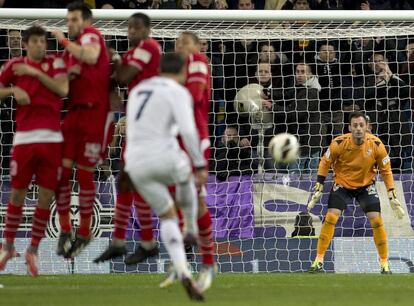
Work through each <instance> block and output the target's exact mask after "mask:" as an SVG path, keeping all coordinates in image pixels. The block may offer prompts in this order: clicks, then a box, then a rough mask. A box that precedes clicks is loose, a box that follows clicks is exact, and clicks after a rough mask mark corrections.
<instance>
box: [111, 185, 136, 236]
mask: <svg viewBox="0 0 414 306" xmlns="http://www.w3.org/2000/svg"><path fill="white" fill-rule="evenodd" d="M131 204H132V192H129V191H127V192H119V193H118V196H117V199H116V207H115V220H114V227H115V229H114V233H113V238H116V239H120V240H125V236H126V230H127V227H128V221H129V216H130V214H131Z"/></svg>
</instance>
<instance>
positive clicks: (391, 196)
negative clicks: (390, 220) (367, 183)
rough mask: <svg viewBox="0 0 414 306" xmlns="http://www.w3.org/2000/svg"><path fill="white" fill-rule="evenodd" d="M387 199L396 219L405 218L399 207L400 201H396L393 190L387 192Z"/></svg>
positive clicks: (402, 210)
mask: <svg viewBox="0 0 414 306" xmlns="http://www.w3.org/2000/svg"><path fill="white" fill-rule="evenodd" d="M388 198H389V199H390V205H391V208H392V210H393V211H394V215H395V217H397V218H398V219H402V218H403V217H404V216H405V212H404V209H403V208H402V206H401V203H400V201H398V199H397V194H396V193H395V190H393V189H392V190H390V191H388Z"/></svg>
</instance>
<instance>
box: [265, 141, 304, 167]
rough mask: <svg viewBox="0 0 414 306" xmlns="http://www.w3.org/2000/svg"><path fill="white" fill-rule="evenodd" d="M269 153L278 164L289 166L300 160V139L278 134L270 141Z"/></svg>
mask: <svg viewBox="0 0 414 306" xmlns="http://www.w3.org/2000/svg"><path fill="white" fill-rule="evenodd" d="M269 152H270V155H271V156H272V157H273V159H274V160H275V161H276V162H278V163H283V164H289V163H292V162H294V161H295V160H297V159H298V155H299V142H298V139H297V138H296V137H295V136H294V135H292V134H289V133H281V134H277V135H276V136H274V137H273V138H272V140H270V143H269Z"/></svg>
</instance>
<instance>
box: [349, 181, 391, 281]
mask: <svg viewBox="0 0 414 306" xmlns="http://www.w3.org/2000/svg"><path fill="white" fill-rule="evenodd" d="M357 201H358V203H359V205H360V206H361V208H362V210H363V211H364V212H365V214H366V215H367V218H368V219H369V222H370V223H371V227H372V234H373V237H374V242H375V246H376V247H377V251H378V256H379V258H380V267H381V273H382V274H391V270H390V266H389V264H388V239H387V232H386V231H385V227H384V221H383V219H382V217H381V205H380V200H379V197H378V194H377V191H376V188H375V185H370V186H368V187H366V188H363V189H362V190H361V192H360V193H359V194H358V196H357Z"/></svg>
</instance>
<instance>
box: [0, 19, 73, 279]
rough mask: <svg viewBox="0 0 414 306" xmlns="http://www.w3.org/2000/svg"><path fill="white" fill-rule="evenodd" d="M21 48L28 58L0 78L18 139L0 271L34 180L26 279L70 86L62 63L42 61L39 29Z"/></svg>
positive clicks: (54, 172)
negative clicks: (10, 104)
mask: <svg viewBox="0 0 414 306" xmlns="http://www.w3.org/2000/svg"><path fill="white" fill-rule="evenodd" d="M23 44H24V47H25V49H26V51H27V56H24V57H18V58H14V59H12V60H10V61H9V62H8V63H7V64H6V65H5V66H4V67H3V69H2V71H1V74H0V85H1V86H0V87H1V88H0V99H1V98H5V97H7V96H9V95H14V98H15V100H16V102H17V110H16V135H15V137H14V142H13V153H12V160H11V162H10V175H11V180H12V191H11V197H10V200H9V204H8V207H7V214H6V226H5V229H4V238H5V243H4V244H3V248H2V249H1V250H0V271H1V270H4V268H5V267H6V263H7V261H8V260H9V259H11V258H12V257H13V256H14V255H15V254H16V253H15V250H14V239H15V237H16V231H17V230H18V228H19V224H20V222H21V219H22V214H23V204H24V199H25V197H26V191H27V188H28V187H29V185H30V183H31V182H32V177H33V176H35V177H36V184H37V185H39V198H38V202H37V206H36V209H35V212H34V215H33V225H32V239H31V242H30V246H29V248H28V249H27V252H26V255H25V257H26V263H27V268H28V272H29V274H30V275H32V276H37V275H38V267H37V249H38V246H39V243H40V240H41V239H42V238H43V236H44V232H45V228H46V226H47V222H48V221H49V215H50V211H49V205H50V203H51V202H52V198H53V196H54V194H55V189H56V187H57V184H58V175H59V172H60V169H61V162H62V142H63V137H62V133H61V130H60V113H61V108H62V99H61V97H64V96H66V95H67V94H68V90H69V81H68V77H67V71H66V66H65V63H64V61H63V60H62V59H61V58H60V57H56V56H52V55H46V46H47V42H46V31H45V30H44V29H43V28H41V27H37V26H34V27H31V28H29V29H28V30H26V31H25V32H24V35H23Z"/></svg>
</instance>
